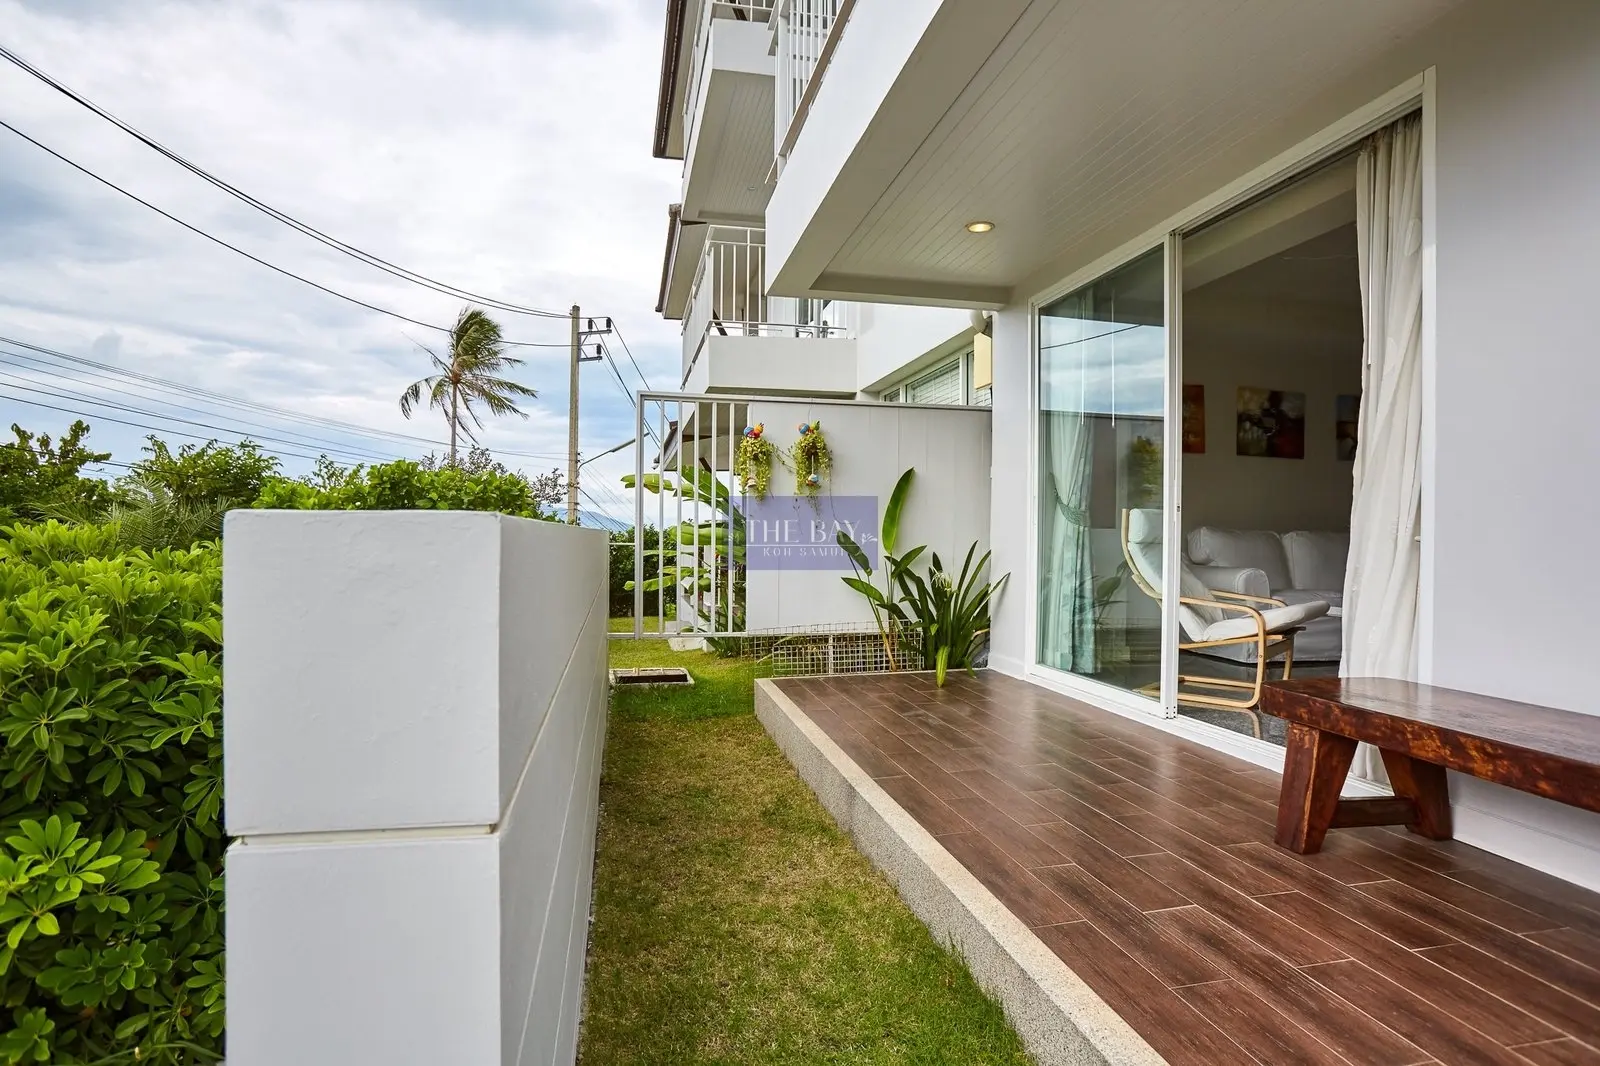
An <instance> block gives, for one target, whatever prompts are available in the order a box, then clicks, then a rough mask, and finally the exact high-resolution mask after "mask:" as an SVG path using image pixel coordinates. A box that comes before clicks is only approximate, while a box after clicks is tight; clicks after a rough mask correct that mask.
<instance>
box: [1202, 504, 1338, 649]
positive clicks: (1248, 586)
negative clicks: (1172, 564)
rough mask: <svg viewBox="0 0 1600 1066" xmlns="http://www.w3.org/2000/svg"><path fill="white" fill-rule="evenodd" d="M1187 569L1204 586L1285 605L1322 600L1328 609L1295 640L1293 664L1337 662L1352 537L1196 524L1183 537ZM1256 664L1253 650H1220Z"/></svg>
mask: <svg viewBox="0 0 1600 1066" xmlns="http://www.w3.org/2000/svg"><path fill="white" fill-rule="evenodd" d="M1186 548H1187V553H1186V554H1187V556H1188V560H1189V565H1190V567H1191V568H1192V569H1193V570H1194V572H1195V574H1196V575H1197V576H1199V578H1200V580H1201V581H1203V582H1204V583H1205V585H1206V586H1207V587H1208V588H1214V589H1221V590H1222V591H1225V592H1238V593H1242V594H1244V595H1246V596H1271V597H1273V598H1274V599H1279V600H1282V601H1283V602H1284V603H1308V602H1310V601H1312V600H1323V601H1325V602H1326V603H1327V604H1328V605H1329V607H1330V608H1331V609H1330V610H1329V612H1328V614H1327V615H1326V616H1324V617H1322V618H1317V619H1313V620H1312V621H1310V622H1307V623H1306V626H1305V630H1304V631H1303V632H1302V633H1301V634H1300V635H1299V636H1298V637H1297V638H1296V639H1295V642H1294V657H1295V660H1296V661H1297V662H1329V661H1332V662H1337V661H1338V659H1339V657H1340V655H1341V654H1342V653H1343V650H1344V633H1343V626H1344V618H1343V617H1342V615H1343V611H1342V610H1341V609H1340V608H1341V607H1342V605H1343V603H1344V568H1345V560H1346V558H1347V557H1348V556H1349V554H1350V534H1348V533H1317V532H1309V531H1306V530H1296V531H1294V532H1292V533H1274V532H1272V531H1271V530H1265V529H1221V528H1219V527H1217V526H1198V527H1196V528H1195V529H1192V530H1190V531H1189V535H1188V537H1187V538H1186ZM1224 651H1227V652H1235V654H1233V655H1231V656H1230V657H1231V658H1248V659H1249V660H1250V661H1253V660H1254V657H1255V650H1254V649H1253V648H1249V647H1244V648H1240V649H1237V651H1236V650H1235V649H1231V648H1230V649H1224Z"/></svg>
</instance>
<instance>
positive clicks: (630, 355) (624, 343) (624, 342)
mask: <svg viewBox="0 0 1600 1066" xmlns="http://www.w3.org/2000/svg"><path fill="white" fill-rule="evenodd" d="M611 328H612V329H613V330H614V331H615V332H616V334H617V343H618V344H621V345H622V350H623V351H624V352H626V353H627V356H628V362H630V363H632V364H633V371H634V373H636V374H638V375H639V383H640V384H642V385H643V386H644V391H645V392H654V391H655V390H654V389H652V388H651V387H650V381H649V379H648V378H646V377H645V376H644V371H643V370H640V369H639V362H638V360H636V359H634V357H633V349H631V348H629V347H628V339H627V338H626V337H624V336H623V335H622V327H621V326H619V325H617V324H616V323H615V322H613V323H611Z"/></svg>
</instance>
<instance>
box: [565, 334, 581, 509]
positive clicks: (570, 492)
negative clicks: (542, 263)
mask: <svg viewBox="0 0 1600 1066" xmlns="http://www.w3.org/2000/svg"><path fill="white" fill-rule="evenodd" d="M582 356H583V334H582V333H580V332H579V331H578V305H577V304H573V305H572V373H571V375H570V381H569V382H568V392H567V395H568V399H567V525H569V526H575V525H577V524H578V362H579V360H580V359H581V358H582Z"/></svg>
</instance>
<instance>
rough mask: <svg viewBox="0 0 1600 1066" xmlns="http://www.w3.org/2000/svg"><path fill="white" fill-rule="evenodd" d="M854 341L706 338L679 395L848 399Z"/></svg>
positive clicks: (853, 381)
mask: <svg viewBox="0 0 1600 1066" xmlns="http://www.w3.org/2000/svg"><path fill="white" fill-rule="evenodd" d="M855 373H856V342H855V340H853V339H852V338H849V337H722V336H719V335H717V334H716V333H715V332H713V333H712V334H711V335H710V336H708V337H707V338H706V343H705V347H704V348H703V349H701V352H700V358H699V359H697V360H695V364H694V366H693V367H692V368H691V369H690V372H689V379H688V381H687V382H685V384H684V391H685V392H723V393H738V394H741V395H751V394H753V395H761V394H764V393H780V392H781V393H789V394H800V395H834V396H845V397H847V396H851V395H854V393H855V384H856V378H855Z"/></svg>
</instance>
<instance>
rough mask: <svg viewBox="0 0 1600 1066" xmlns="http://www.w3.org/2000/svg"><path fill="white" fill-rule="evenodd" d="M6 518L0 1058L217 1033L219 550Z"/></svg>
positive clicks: (75, 1055) (121, 1050)
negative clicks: (132, 541)
mask: <svg viewBox="0 0 1600 1066" xmlns="http://www.w3.org/2000/svg"><path fill="white" fill-rule="evenodd" d="M116 543H117V542H116V538H115V535H114V532H113V531H108V530H107V529H105V528H103V527H98V526H78V525H74V526H65V525H62V524H60V523H57V522H49V523H46V524H43V525H37V526H27V525H17V526H12V527H9V528H5V529H0V1009H3V1014H0V1063H3V1064H8V1066H9V1064H14V1063H32V1062H47V1063H61V1064H67V1063H86V1062H95V1063H110V1062H134V1061H138V1062H141V1063H168V1064H170V1063H195V1062H210V1061H214V1060H215V1059H216V1058H217V1057H218V1053H219V1052H220V1049H221V1042H222V1031H223V1021H224V1018H223V941H222V857H223V849H224V846H225V840H224V837H223V834H222V828H221V822H222V750H221V749H222V734H221V721H222V717H221V710H222V708H221V693H222V675H221V646H222V611H221V584H222V557H221V550H220V549H219V548H218V547H217V546H216V545H215V544H203V545H200V546H197V547H195V548H193V549H192V550H177V551H158V552H156V553H154V554H147V553H146V552H144V551H137V550H136V551H129V552H120V551H119V550H118V549H117V548H116Z"/></svg>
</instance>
